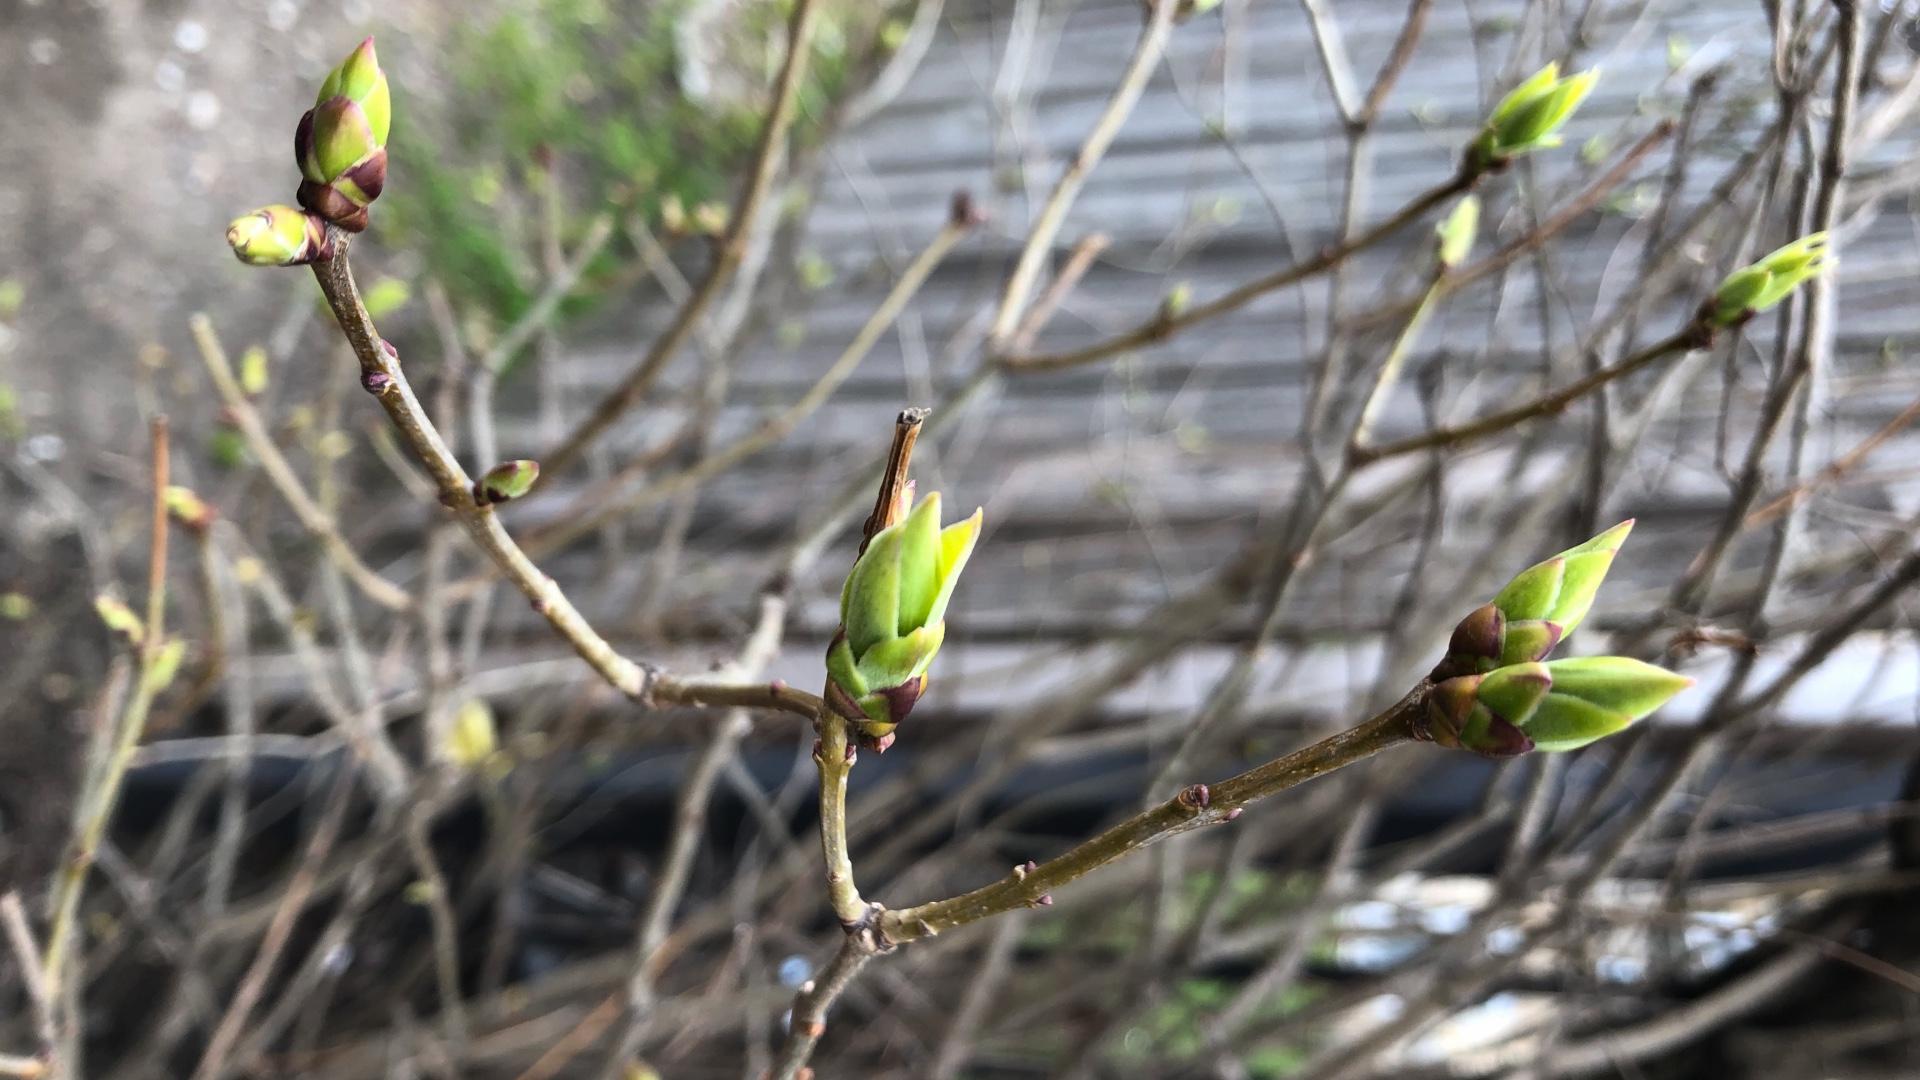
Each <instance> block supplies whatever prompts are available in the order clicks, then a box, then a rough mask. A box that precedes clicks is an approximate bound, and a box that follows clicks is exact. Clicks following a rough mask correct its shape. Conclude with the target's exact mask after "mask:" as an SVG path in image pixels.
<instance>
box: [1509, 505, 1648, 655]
mask: <svg viewBox="0 0 1920 1080" xmlns="http://www.w3.org/2000/svg"><path fill="white" fill-rule="evenodd" d="M1632 531H1633V521H1632V519H1628V520H1626V521H1623V522H1621V523H1620V524H1618V525H1615V526H1614V527H1613V528H1611V529H1608V530H1607V531H1606V532H1603V533H1601V534H1600V535H1598V536H1596V537H1594V538H1593V539H1591V540H1588V541H1587V542H1585V543H1583V544H1579V545H1576V546H1574V547H1570V548H1568V549H1567V550H1565V551H1563V552H1561V553H1560V554H1558V555H1555V556H1553V557H1552V558H1550V559H1546V560H1544V561H1542V562H1539V563H1535V564H1534V565H1533V566H1530V567H1528V568H1527V569H1525V570H1522V571H1521V572H1520V573H1519V574H1517V575H1515V576H1514V579H1513V580H1512V581H1510V582H1508V583H1507V585H1506V587H1505V588H1503V589H1501V590H1500V593H1499V595H1497V596H1495V597H1494V598H1493V602H1494V605H1495V606H1497V607H1498V608H1499V609H1500V611H1501V613H1502V614H1504V615H1505V616H1506V617H1507V622H1508V623H1509V625H1511V624H1512V623H1515V622H1521V621H1527V620H1535V619H1539V620H1545V621H1547V622H1551V623H1554V624H1556V625H1558V626H1559V628H1560V635H1561V637H1563V638H1564V637H1565V636H1566V635H1568V634H1571V633H1573V631H1574V628H1575V627H1577V626H1579V625H1580V622H1581V620H1583V619H1585V618H1586V617H1587V612H1588V611H1589V610H1591V609H1592V607H1593V598H1594V596H1595V595H1596V594H1597V593H1598V592H1599V591H1600V584H1601V582H1603V581H1605V580H1606V577H1607V571H1608V570H1609V569H1610V568H1612V566H1613V557H1614V555H1615V554H1617V553H1618V552H1619V550H1620V545H1621V544H1622V543H1624V542H1625V541H1626V539H1627V534H1628V533H1629V532H1632Z"/></svg>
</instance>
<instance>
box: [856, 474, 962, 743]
mask: <svg viewBox="0 0 1920 1080" xmlns="http://www.w3.org/2000/svg"><path fill="white" fill-rule="evenodd" d="M911 499H912V488H911V485H909V486H908V487H907V489H906V490H905V492H904V493H903V497H902V499H901V504H902V505H904V504H906V503H908V502H910V501H911ZM893 516H894V517H895V518H898V517H899V515H898V513H897V511H896V513H895V514H894V515H893ZM980 522H981V511H979V510H975V511H974V512H973V516H971V517H969V518H967V519H965V520H964V521H956V522H954V523H953V524H951V525H948V526H946V527H944V528H942V527H941V525H940V493H939V492H934V493H932V494H930V495H928V496H927V497H926V498H924V499H922V500H920V504H919V505H918V506H915V507H914V508H913V510H912V512H910V513H908V514H907V515H906V517H905V519H904V520H897V521H896V522H895V524H892V525H889V526H887V527H886V528H884V529H881V530H880V531H879V532H877V533H874V534H873V538H872V539H871V540H869V541H868V542H867V549H866V550H865V551H864V552H861V554H860V558H859V559H858V560H857V561H856V562H855V563H854V564H853V571H852V572H851V573H849V574H848V575H847V582H846V585H845V586H844V587H843V588H842V589H841V591H840V632H839V633H838V634H835V635H834V638H833V643H832V644H831V645H830V646H829V647H828V649H827V687H826V701H827V707H828V708H830V709H832V710H833V711H834V712H835V713H836V714H838V715H839V716H840V717H842V718H843V719H845V720H847V721H849V722H850V723H851V724H852V725H853V730H854V732H855V734H856V736H857V737H858V741H859V742H860V744H861V745H863V746H866V747H867V748H869V749H872V750H876V751H883V752H884V751H885V750H886V748H887V747H889V746H891V745H893V740H894V729H895V728H897V727H899V726H900V721H902V720H904V719H906V716H907V713H909V712H910V711H912V709H913V706H914V703H915V702H917V701H919V700H920V695H921V694H922V693H924V692H925V691H926V688H927V669H928V668H929V667H930V666H932V664H933V657H934V654H935V653H938V652H939V651H940V643H941V642H942V641H943V640H944V639H945V638H946V634H947V624H946V614H947V602H948V601H949V600H951V599H952V598H953V588H954V586H955V585H956V584H958V583H959V581H960V572H961V571H962V570H964V569H966V565H967V559H968V558H970V557H971V556H972V555H973V546H974V544H975V543H976V542H977V541H978V540H979V538H980Z"/></svg>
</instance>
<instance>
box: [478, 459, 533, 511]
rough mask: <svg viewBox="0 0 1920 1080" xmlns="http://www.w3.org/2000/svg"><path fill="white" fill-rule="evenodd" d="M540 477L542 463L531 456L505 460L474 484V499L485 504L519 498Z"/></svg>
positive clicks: (531, 487)
mask: <svg viewBox="0 0 1920 1080" xmlns="http://www.w3.org/2000/svg"><path fill="white" fill-rule="evenodd" d="M538 479H540V463H539V462H537V461H534V460H531V459H529V458H515V459H514V460H512V461H503V462H501V463H500V464H498V465H495V466H494V467H493V468H491V469H488V470H487V471H486V475H484V476H482V477H480V479H479V480H477V481H475V482H474V485H473V501H474V502H477V503H480V504H481V505H483V506H490V505H493V504H495V503H503V502H506V501H508V500H510V499H518V498H520V497H521V496H523V495H525V494H526V493H527V492H529V491H532V490H533V482H534V481H535V480H538Z"/></svg>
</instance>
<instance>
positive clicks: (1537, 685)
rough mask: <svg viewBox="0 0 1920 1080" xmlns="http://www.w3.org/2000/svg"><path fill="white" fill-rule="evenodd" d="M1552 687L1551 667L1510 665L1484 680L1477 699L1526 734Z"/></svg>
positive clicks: (1484, 677)
mask: <svg viewBox="0 0 1920 1080" xmlns="http://www.w3.org/2000/svg"><path fill="white" fill-rule="evenodd" d="M1552 686H1553V676H1552V675H1550V674H1548V672H1547V665H1545V664H1540V663H1527V664H1509V665H1508V666H1506V667H1503V668H1495V669H1494V670H1492V671H1490V672H1488V673H1487V674H1486V675H1484V676H1482V677H1481V679H1480V687H1479V692H1478V693H1477V694H1476V697H1477V698H1478V700H1479V702H1480V704H1482V705H1485V706H1486V707H1487V708H1489V709H1492V710H1493V711H1494V713H1495V714H1496V715H1498V716H1499V717H1500V718H1501V719H1503V720H1505V721H1507V722H1508V723H1510V724H1513V725H1515V726H1517V727H1519V728H1520V729H1521V730H1523V731H1524V730H1526V725H1527V719H1528V718H1529V717H1531V716H1532V715H1533V711H1534V709H1535V708H1536V707H1537V706H1538V705H1539V704H1540V702H1541V700H1542V699H1544V698H1545V697H1546V696H1547V691H1548V690H1549V689H1551V688H1552Z"/></svg>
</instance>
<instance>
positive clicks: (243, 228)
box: [227, 206, 333, 266]
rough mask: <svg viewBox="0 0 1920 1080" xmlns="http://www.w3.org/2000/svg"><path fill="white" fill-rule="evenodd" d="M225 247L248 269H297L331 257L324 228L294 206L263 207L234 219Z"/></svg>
mask: <svg viewBox="0 0 1920 1080" xmlns="http://www.w3.org/2000/svg"><path fill="white" fill-rule="evenodd" d="M227 246H228V247H231V248H232V249H233V253H234V255H235V256H237V257H238V258H239V259H240V261H241V262H243V263H246V264H248V265H249V266H299V265H301V264H303V263H310V262H316V261H318V260H321V259H326V258H328V257H330V256H331V255H332V254H333V245H332V243H331V242H330V241H328V239H327V231H326V226H325V225H324V224H322V223H321V222H320V221H319V220H318V219H316V218H315V217H313V216H312V215H311V214H308V213H306V212H305V211H303V210H301V209H300V208H299V207H297V206H263V207H261V208H260V209H258V210H255V211H254V212H253V213H251V214H246V215H244V216H242V217H237V218H234V219H233V222H232V223H231V224H229V225H228V226H227Z"/></svg>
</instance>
